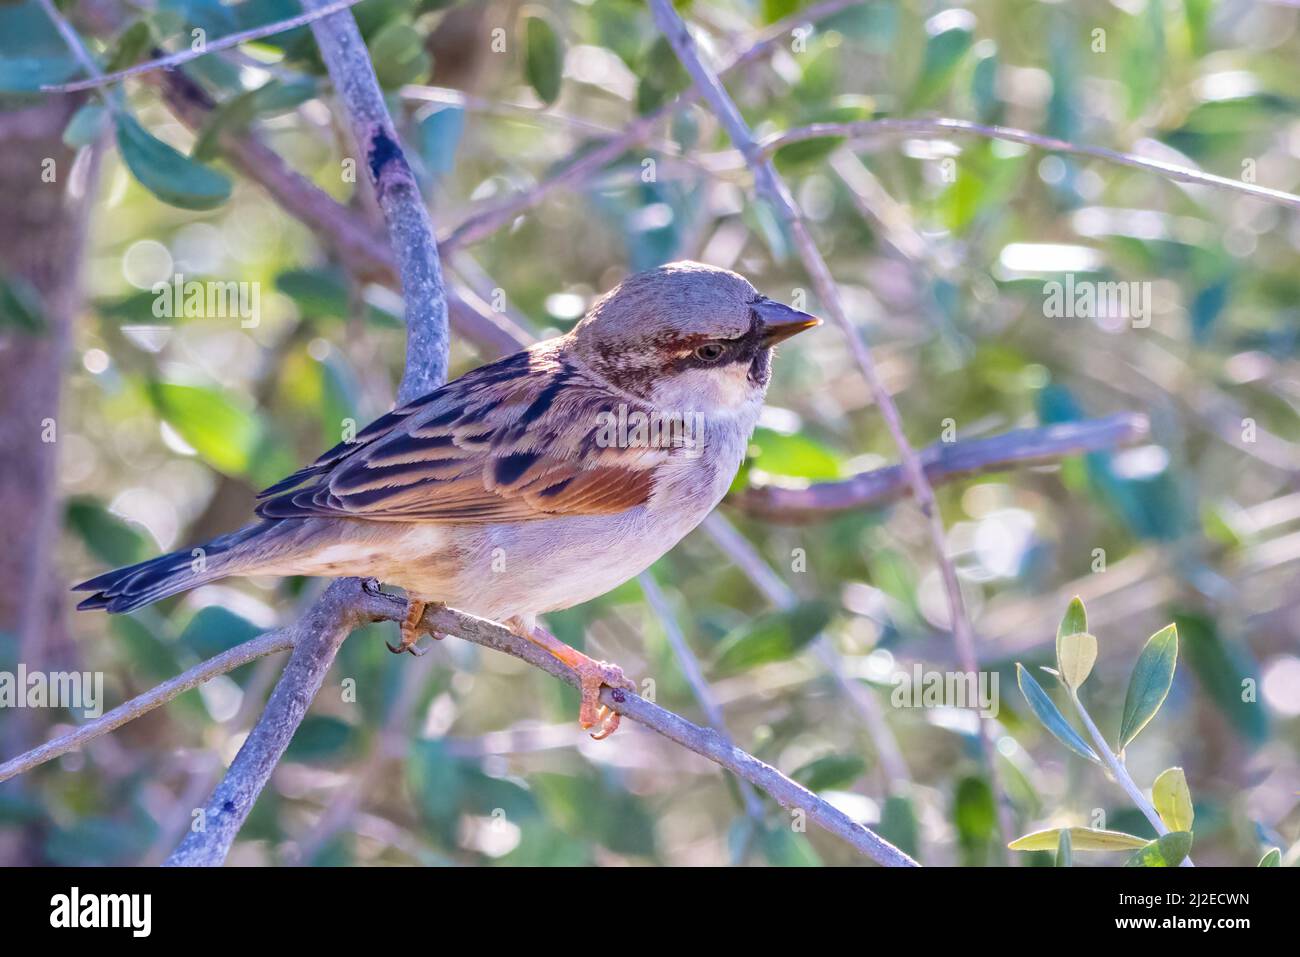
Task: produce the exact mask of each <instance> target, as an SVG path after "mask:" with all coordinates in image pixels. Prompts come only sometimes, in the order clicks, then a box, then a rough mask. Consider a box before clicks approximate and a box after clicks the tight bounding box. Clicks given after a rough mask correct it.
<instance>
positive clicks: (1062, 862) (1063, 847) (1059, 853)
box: [1056, 827, 1074, 867]
mask: <svg viewBox="0 0 1300 957" xmlns="http://www.w3.org/2000/svg"><path fill="white" fill-rule="evenodd" d="M1073 864H1074V842H1073V840H1071V838H1070V829H1069V828H1068V827H1063V828H1061V833H1060V835H1059V836H1058V837H1057V839H1056V866H1057V867H1071V866H1073Z"/></svg>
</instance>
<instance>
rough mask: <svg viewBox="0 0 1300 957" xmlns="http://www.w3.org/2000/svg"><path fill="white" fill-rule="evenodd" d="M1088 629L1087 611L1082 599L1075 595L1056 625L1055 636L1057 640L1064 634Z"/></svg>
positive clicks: (1076, 633)
mask: <svg viewBox="0 0 1300 957" xmlns="http://www.w3.org/2000/svg"><path fill="white" fill-rule="evenodd" d="M1087 630H1088V613H1087V611H1085V610H1084V607H1083V599H1082V598H1080V597H1079V596H1078V595H1075V596H1074V597H1073V598H1071V599H1070V604H1069V606H1068V607H1067V608H1066V609H1065V614H1064V615H1063V616H1062V618H1061V624H1060V625H1058V626H1057V629H1056V637H1057V640H1058V641H1059V640H1060V639H1061V638H1063V637H1065V636H1066V635H1078V634H1082V633H1083V632H1086V631H1087Z"/></svg>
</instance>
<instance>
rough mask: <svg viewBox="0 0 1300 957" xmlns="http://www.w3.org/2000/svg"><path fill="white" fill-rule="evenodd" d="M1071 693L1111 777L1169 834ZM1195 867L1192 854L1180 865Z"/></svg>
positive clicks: (1158, 830) (1074, 692)
mask: <svg viewBox="0 0 1300 957" xmlns="http://www.w3.org/2000/svg"><path fill="white" fill-rule="evenodd" d="M1069 692H1070V701H1071V702H1072V703H1073V704H1074V708H1075V710H1076V711H1078V712H1079V717H1080V718H1082V719H1083V725H1084V727H1085V728H1087V729H1088V734H1089V735H1090V736H1091V737H1092V743H1093V744H1094V745H1096V747H1097V753H1098V755H1100V756H1101V760H1102V762H1103V763H1104V764H1105V765H1106V770H1108V771H1109V772H1110V775H1111V777H1112V778H1114V779H1115V783H1116V784H1118V785H1119V786H1120V787H1121V788H1123V789H1124V793H1125V794H1127V795H1128V796H1129V800H1131V801H1132V802H1133V804H1134V806H1135V807H1136V808H1137V809H1138V810H1139V811H1141V812H1142V816H1143V817H1145V818H1146V819H1147V820H1148V821H1149V822H1150V823H1151V826H1152V827H1153V828H1155V831H1156V833H1157V834H1159V835H1160V836H1161V837H1163V836H1164V835H1166V834H1168V833H1169V828H1168V827H1166V826H1165V822H1164V821H1162V820H1161V819H1160V815H1159V814H1157V813H1156V809H1155V808H1154V807H1152V806H1151V802H1150V801H1148V800H1147V798H1146V795H1145V794H1143V793H1142V789H1141V788H1139V787H1138V786H1137V782H1135V781H1134V780H1133V776H1132V775H1130V774H1129V773H1128V768H1126V767H1125V766H1124V762H1123V761H1121V760H1120V759H1119V757H1118V756H1116V754H1115V752H1114V751H1112V750H1111V749H1110V745H1109V744H1108V743H1107V742H1106V738H1105V737H1104V736H1103V735H1102V733H1101V731H1100V730H1098V728H1097V723H1096V722H1095V721H1093V720H1092V715H1090V714H1089V713H1088V709H1087V708H1085V707H1084V706H1083V702H1082V701H1080V700H1079V692H1078V690H1077V689H1075V688H1070V689H1069ZM1195 866H1196V865H1195V864H1193V863H1192V857H1191V855H1190V854H1189V855H1188V856H1187V857H1184V858H1183V859H1182V861H1181V862H1180V863H1179V867H1195Z"/></svg>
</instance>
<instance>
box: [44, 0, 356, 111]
mask: <svg viewBox="0 0 1300 957" xmlns="http://www.w3.org/2000/svg"><path fill="white" fill-rule="evenodd" d="M45 2H49V0H42V3H45ZM360 2H361V0H333V2H332V3H328V4H326V5H325V6H323V7H320V8H318V9H315V10H309V11H307V12H306V13H300V14H298V16H296V17H289V18H288V19H286V20H278V21H276V22H275V23H266V24H263V25H262V26H260V27H253V28H252V29H250V30H243V31H241V32H239V33H232V34H229V35H228V36H224V37H221V38H220V39H217V40H212V41H210V42H208V43H207V44H205V45H204V46H203V47H201V48H199V49H189V50H181V51H180V52H178V53H172V54H170V55H168V56H164V57H159V58H158V59H156V60H148V61H146V62H144V63H137V64H135V65H134V66H129V67H127V68H126V69H124V70H118V71H116V72H114V73H100V72H99V71H97V70H90V69H87V71H86V72H88V73H90V74H91V76H90V78H89V79H86V80H75V81H73V82H71V83H54V84H50V85H49V86H43V87H41V90H42V91H43V92H45V93H75V92H77V91H78V90H93V89H95V88H96V87H101V86H108V85H109V84H111V83H116V82H117V81H118V80H124V79H126V78H127V77H129V76H137V75H139V74H141V73H149V72H150V71H152V70H170V69H172V68H173V67H178V66H180V65H181V64H182V63H189V62H190V61H191V60H197V59H198V58H199V57H201V56H206V55H207V54H209V53H216V52H217V51H218V50H226V49H229V48H230V47H233V46H239V44H241V43H247V42H249V41H250V40H260V39H262V38H263V37H269V36H271V35H273V34H276V33H284V32H285V31H286V30H294V29H297V28H298V27H304V26H306V25H307V24H309V23H311V22H312V21H313V20H319V19H320V18H321V17H327V16H329V15H330V14H331V13H338V12H339V11H340V10H346V9H347V8H348V7H352V6H355V5H356V4H358V3H360Z"/></svg>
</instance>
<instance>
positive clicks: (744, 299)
mask: <svg viewBox="0 0 1300 957" xmlns="http://www.w3.org/2000/svg"><path fill="white" fill-rule="evenodd" d="M820 322H821V320H820V319H816V318H814V317H813V316H810V315H808V314H806V313H802V312H799V311H798V310H795V309H791V308H790V307H789V306H786V305H782V304H781V303H779V302H775V301H773V300H771V299H768V298H767V297H766V296H762V295H760V294H759V292H758V290H756V289H755V288H754V287H753V286H752V285H751V284H750V283H749V281H748V280H747V279H745V278H744V277H743V276H740V275H737V274H736V273H734V272H731V271H730V270H728V269H719V268H717V267H715V266H705V265H703V264H701V263H696V262H675V263H669V264H668V265H666V266H660V267H659V268H657V269H651V270H649V271H648V272H643V273H638V274H637V275H635V276H631V277H629V278H627V279H625V280H624V281H623V282H621V283H619V285H617V286H615V287H614V288H613V289H612V290H610V291H609V292H608V293H607V294H605V295H604V296H603V297H601V299H600V300H599V301H598V302H596V304H595V305H594V306H592V308H591V311H590V312H589V313H588V314H587V315H586V317H585V318H584V319H583V320H582V321H581V322H580V323H578V325H577V326H575V327H574V329H573V331H572V332H571V333H570V336H571V341H572V343H573V348H574V350H575V351H576V353H577V355H578V357H579V358H580V359H581V360H582V361H583V362H584V363H585V364H586V365H587V366H588V367H590V368H591V369H592V370H594V371H595V372H597V373H599V374H600V375H601V376H603V377H604V378H605V379H606V380H608V381H609V382H610V383H611V384H612V385H614V386H617V387H618V388H620V389H623V390H624V391H627V392H630V393H632V394H633V395H636V396H640V397H642V398H645V399H647V400H649V401H650V402H651V403H653V404H654V405H655V406H656V407H659V408H673V409H683V410H698V411H700V412H705V413H708V412H719V411H729V410H736V409H740V408H742V407H745V406H749V405H753V404H754V403H756V402H760V401H761V400H762V398H763V395H764V393H765V392H766V391H767V383H768V379H769V378H770V376H771V359H772V347H773V346H774V345H776V344H777V343H778V342H780V341H782V340H783V339H788V338H790V336H793V335H795V334H796V333H799V332H803V331H804V330H805V329H811V328H812V327H813V326H816V325H819V324H820Z"/></svg>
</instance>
